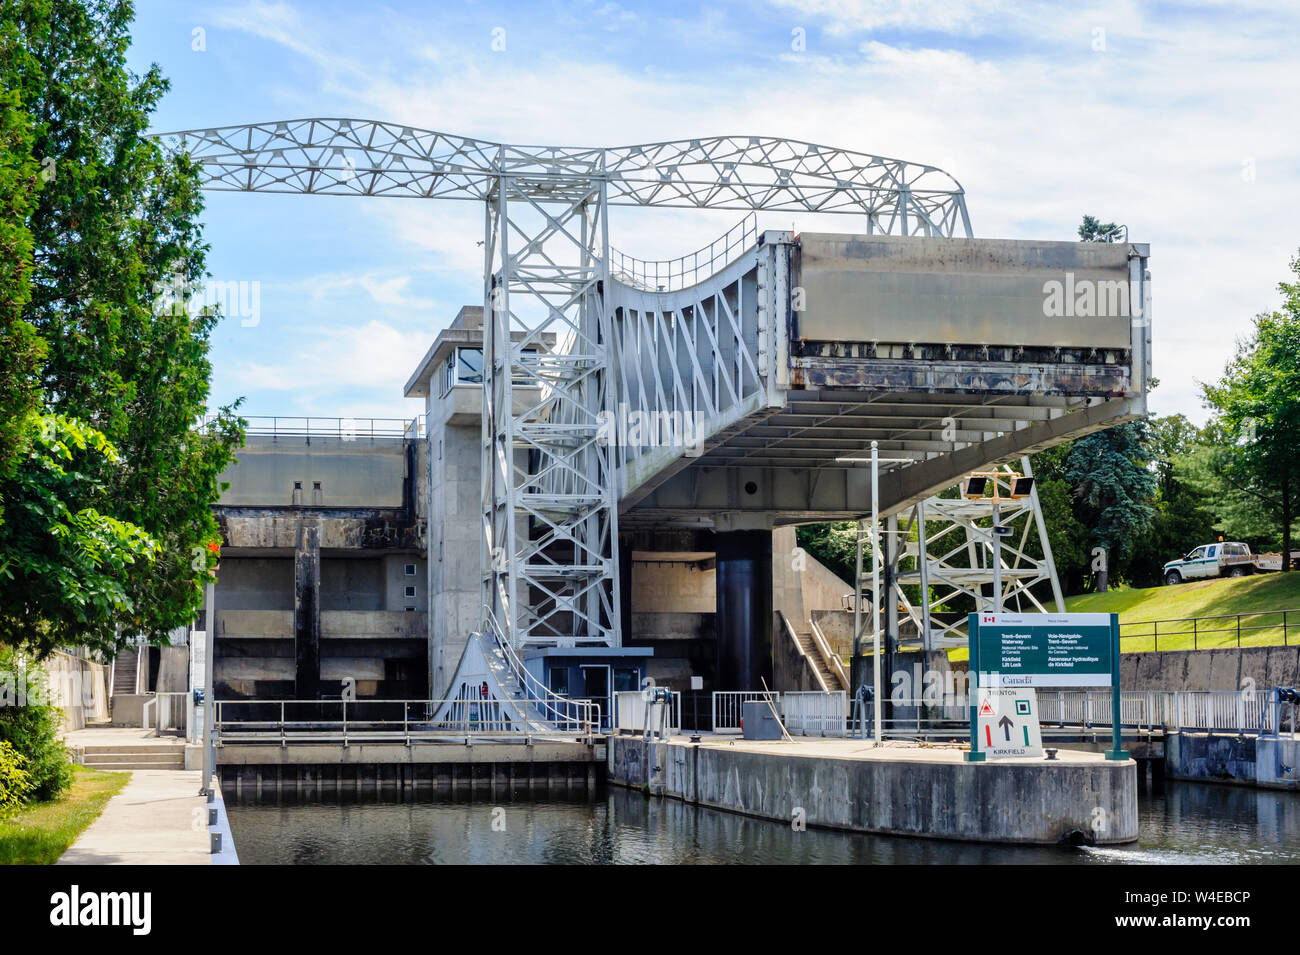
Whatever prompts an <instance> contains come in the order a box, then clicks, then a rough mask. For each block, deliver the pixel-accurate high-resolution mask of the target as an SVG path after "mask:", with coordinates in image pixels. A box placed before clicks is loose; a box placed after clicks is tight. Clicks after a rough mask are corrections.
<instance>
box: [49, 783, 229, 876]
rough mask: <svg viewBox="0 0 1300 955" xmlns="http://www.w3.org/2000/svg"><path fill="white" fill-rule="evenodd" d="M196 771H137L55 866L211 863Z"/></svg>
mask: <svg viewBox="0 0 1300 955" xmlns="http://www.w3.org/2000/svg"><path fill="white" fill-rule="evenodd" d="M202 776H203V773H202V772H201V771H200V770H164V769H137V770H133V771H132V772H131V781H130V782H128V783H127V784H126V786H125V787H124V788H123V789H122V791H121V792H120V793H118V794H117V795H116V796H114V797H113V798H112V799H110V800H109V801H108V805H107V806H105V807H104V812H103V813H102V814H101V815H100V817H99V818H98V819H96V820H95V821H94V822H92V823H91V824H90V827H89V828H87V829H86V831H85V832H83V833H82V834H81V835H80V836H79V837H78V838H77V841H76V842H74V843H73V844H72V845H71V846H70V847H69V848H68V851H67V852H65V853H63V855H62V856H61V857H60V858H59V863H58V864H59V865H210V864H211V861H212V857H211V854H210V853H211V846H210V843H209V837H208V815H207V809H206V805H207V804H206V801H205V800H204V798H203V797H202V796H200V795H198V792H199V783H200V780H201V778H202Z"/></svg>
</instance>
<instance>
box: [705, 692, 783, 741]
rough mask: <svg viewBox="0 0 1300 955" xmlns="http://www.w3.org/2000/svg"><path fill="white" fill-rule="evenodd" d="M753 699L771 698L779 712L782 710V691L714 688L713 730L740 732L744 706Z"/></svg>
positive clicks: (764, 699) (764, 700)
mask: <svg viewBox="0 0 1300 955" xmlns="http://www.w3.org/2000/svg"><path fill="white" fill-rule="evenodd" d="M753 700H760V701H763V702H766V701H768V700H770V701H771V702H772V705H773V706H776V707H777V708H778V712H779V710H780V704H781V694H780V693H766V692H764V691H763V690H714V691H713V732H715V733H739V732H740V717H741V712H742V709H743V706H744V704H745V703H748V702H751V701H753Z"/></svg>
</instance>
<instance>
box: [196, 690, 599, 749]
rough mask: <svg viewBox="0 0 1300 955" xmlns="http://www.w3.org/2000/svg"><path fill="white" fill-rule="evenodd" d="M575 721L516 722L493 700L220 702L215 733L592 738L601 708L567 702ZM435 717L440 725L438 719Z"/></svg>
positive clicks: (316, 737) (343, 738)
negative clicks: (541, 726)
mask: <svg viewBox="0 0 1300 955" xmlns="http://www.w3.org/2000/svg"><path fill="white" fill-rule="evenodd" d="M566 702H567V704H568V706H569V707H570V708H571V710H572V713H573V718H572V719H565V720H563V721H562V723H561V724H560V725H557V726H555V727H554V728H549V729H544V730H539V729H538V728H537V724H536V723H533V722H530V723H528V724H526V725H521V721H520V720H518V719H514V718H512V716H511V714H510V710H509V707H508V706H507V705H506V704H505V703H503V702H502V701H500V700H494V699H482V700H478V699H461V698H456V699H441V700H216V701H215V708H216V719H215V721H214V729H215V731H216V736H217V739H218V741H219V742H236V741H238V742H278V743H280V744H281V745H284V744H286V743H289V742H295V741H297V742H302V741H315V742H334V741H340V742H343V743H344V744H345V745H346V744H348V743H351V742H365V741H371V742H393V741H401V742H406V743H410V742H413V741H419V740H439V739H443V740H445V739H448V738H467V737H485V738H508V739H509V738H519V739H523V738H548V737H554V738H565V739H573V738H574V736H575V734H582V735H586V736H588V737H590V735H591V734H592V732H593V728H594V727H598V726H599V725H600V722H599V721H600V707H599V705H597V704H595V703H591V702H589V701H586V700H569V701H566ZM435 713H436V714H438V716H437V718H436V719H435V717H434V714H435Z"/></svg>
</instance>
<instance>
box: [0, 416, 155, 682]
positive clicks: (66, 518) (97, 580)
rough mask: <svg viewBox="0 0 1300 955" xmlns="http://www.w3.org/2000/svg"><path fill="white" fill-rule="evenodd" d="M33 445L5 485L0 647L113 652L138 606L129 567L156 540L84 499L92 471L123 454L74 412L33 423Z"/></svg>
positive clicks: (90, 493)
mask: <svg viewBox="0 0 1300 955" xmlns="http://www.w3.org/2000/svg"><path fill="white" fill-rule="evenodd" d="M29 425H30V426H32V437H31V444H32V450H31V453H30V454H29V455H28V457H27V459H26V460H25V461H24V462H23V463H22V464H21V465H20V466H19V467H18V468H17V469H16V472H15V474H14V475H13V476H12V477H11V478H10V479H9V480H8V481H6V482H4V483H3V484H0V491H3V496H4V499H5V501H6V503H7V505H8V507H7V511H6V514H5V519H4V522H3V523H2V524H0V644H7V645H8V646H10V647H19V648H26V649H30V650H31V651H33V652H34V653H35V654H36V655H37V656H38V657H40V656H44V655H46V654H48V653H49V652H50V651H51V650H53V649H54V648H56V647H59V646H67V645H73V644H77V645H82V646H87V647H90V648H92V649H95V650H98V651H101V652H103V653H105V654H108V655H111V654H112V653H113V652H114V651H115V647H116V642H117V627H118V625H119V623H120V621H122V620H123V619H130V617H131V614H132V612H133V610H134V603H133V599H132V596H131V594H130V592H129V584H130V580H131V575H130V571H131V570H132V569H134V568H137V567H144V568H147V567H148V566H149V565H150V564H151V563H152V562H153V561H154V560H155V559H156V557H157V554H158V544H157V543H156V542H155V541H154V540H153V539H152V538H151V537H150V536H149V535H148V534H147V533H145V532H144V531H143V530H141V529H140V528H139V527H136V526H135V525H134V524H131V523H128V522H126V521H121V520H118V519H117V518H115V517H110V516H108V515H106V514H102V513H100V512H99V511H97V510H96V509H95V508H94V507H93V506H90V505H84V506H83V505H82V504H81V503H80V502H83V501H87V500H93V498H94V497H95V496H96V481H95V479H94V478H93V477H92V476H91V474H90V473H88V472H90V471H91V470H95V469H97V466H98V465H99V463H100V462H103V461H107V462H109V463H113V462H116V461H118V456H117V453H116V451H115V450H114V449H113V446H112V445H111V444H109V442H108V441H107V440H106V439H105V438H104V436H103V435H102V434H100V433H99V432H98V431H95V430H94V429H92V428H87V427H86V426H85V425H83V424H81V423H80V422H77V421H74V420H72V419H69V418H62V417H57V416H53V415H47V416H43V417H39V418H31V419H29Z"/></svg>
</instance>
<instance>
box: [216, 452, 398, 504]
mask: <svg viewBox="0 0 1300 955" xmlns="http://www.w3.org/2000/svg"><path fill="white" fill-rule="evenodd" d="M238 458H239V460H238V462H237V463H235V464H232V465H230V467H228V468H227V469H226V470H225V471H224V472H223V473H222V475H221V477H220V479H219V480H221V481H227V482H229V483H230V487H229V488H227V489H226V491H225V492H224V493H223V494H222V495H221V500H220V501H219V502H218V503H219V504H220V505H221V506H224V507H275V506H290V505H293V504H299V505H302V506H307V507H311V506H320V507H401V506H402V503H403V502H402V489H403V477H404V475H405V473H406V442H405V440H404V439H403V438H398V437H371V436H368V435H365V436H357V437H356V438H353V439H350V440H349V439H345V438H342V437H323V436H320V435H313V436H311V437H306V436H278V437H273V436H269V435H249V437H248V442H247V444H246V445H245V446H244V447H243V448H241V449H240V451H239V454H238ZM295 483H296V484H299V485H301V487H300V488H299V489H298V497H297V499H296V500H295V491H294V485H295ZM318 485H319V486H318Z"/></svg>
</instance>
